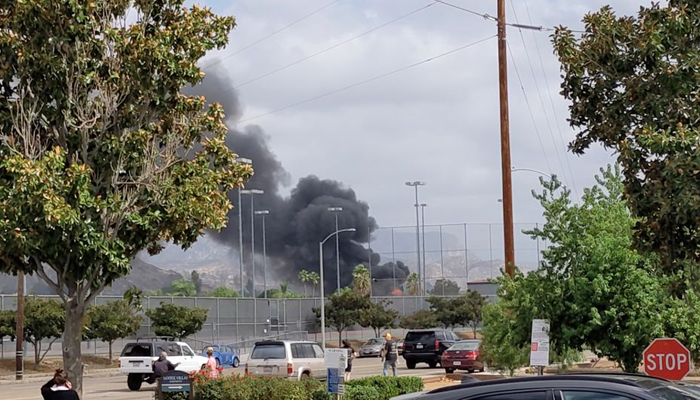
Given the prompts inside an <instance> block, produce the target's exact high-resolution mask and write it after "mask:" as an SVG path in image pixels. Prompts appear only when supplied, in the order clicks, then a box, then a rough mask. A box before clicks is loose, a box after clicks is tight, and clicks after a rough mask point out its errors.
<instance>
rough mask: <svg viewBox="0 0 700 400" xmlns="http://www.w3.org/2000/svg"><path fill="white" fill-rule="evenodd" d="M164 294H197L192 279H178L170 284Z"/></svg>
mask: <svg viewBox="0 0 700 400" xmlns="http://www.w3.org/2000/svg"><path fill="white" fill-rule="evenodd" d="M165 294H167V295H170V296H177V297H193V296H196V295H197V287H196V286H195V284H194V283H193V282H192V281H188V280H187V279H184V278H183V279H178V280H176V281H173V283H171V284H170V287H169V288H168V290H167V291H166V292H165Z"/></svg>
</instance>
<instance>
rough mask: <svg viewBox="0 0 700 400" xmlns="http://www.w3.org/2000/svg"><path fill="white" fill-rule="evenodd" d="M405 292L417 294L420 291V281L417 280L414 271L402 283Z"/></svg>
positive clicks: (412, 294) (411, 294) (410, 294)
mask: <svg viewBox="0 0 700 400" xmlns="http://www.w3.org/2000/svg"><path fill="white" fill-rule="evenodd" d="M403 287H404V290H405V291H406V294H408V295H409V296H418V294H419V293H420V282H419V281H418V274H416V273H415V272H413V273H411V274H409V275H408V277H406V282H404V284H403Z"/></svg>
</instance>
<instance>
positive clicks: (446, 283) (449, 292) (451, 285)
mask: <svg viewBox="0 0 700 400" xmlns="http://www.w3.org/2000/svg"><path fill="white" fill-rule="evenodd" d="M430 294H432V295H434V296H456V295H458V294H459V285H458V284H457V282H455V281H452V280H449V279H438V280H436V281H435V285H434V286H433V290H431V291H430Z"/></svg>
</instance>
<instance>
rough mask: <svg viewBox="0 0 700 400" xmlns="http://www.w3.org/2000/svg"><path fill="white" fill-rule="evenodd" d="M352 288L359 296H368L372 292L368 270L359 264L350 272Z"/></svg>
mask: <svg viewBox="0 0 700 400" xmlns="http://www.w3.org/2000/svg"><path fill="white" fill-rule="evenodd" d="M352 288H353V290H354V291H355V293H357V294H359V295H361V296H369V295H370V294H371V293H370V292H371V291H372V278H371V277H370V274H369V269H367V267H365V266H364V265H362V264H360V265H358V266H356V267H355V269H354V270H353V271H352Z"/></svg>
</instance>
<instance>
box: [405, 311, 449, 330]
mask: <svg viewBox="0 0 700 400" xmlns="http://www.w3.org/2000/svg"><path fill="white" fill-rule="evenodd" d="M439 325H440V322H439V321H438V319H437V318H436V316H435V313H434V312H433V311H432V310H418V311H416V312H414V313H413V314H409V315H404V316H403V317H401V320H400V321H399V326H400V327H401V328H402V329H424V328H435V327H437V326H439Z"/></svg>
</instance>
